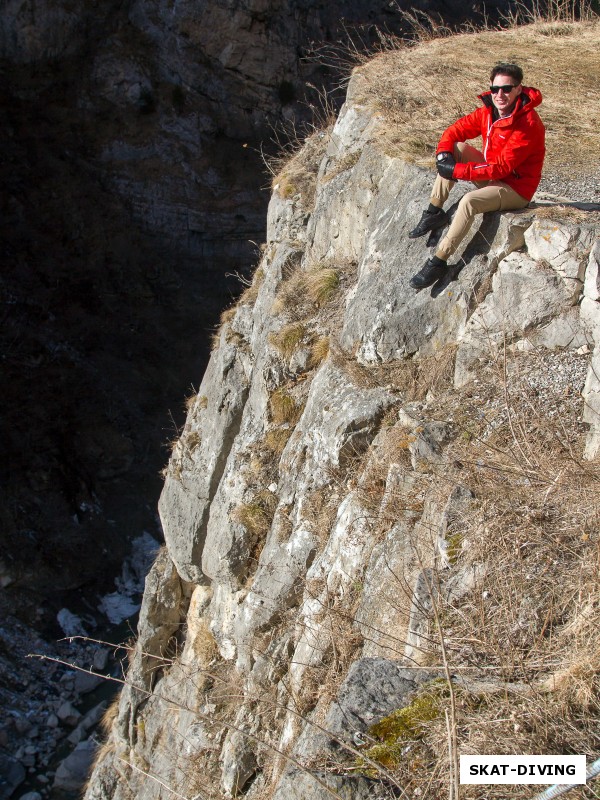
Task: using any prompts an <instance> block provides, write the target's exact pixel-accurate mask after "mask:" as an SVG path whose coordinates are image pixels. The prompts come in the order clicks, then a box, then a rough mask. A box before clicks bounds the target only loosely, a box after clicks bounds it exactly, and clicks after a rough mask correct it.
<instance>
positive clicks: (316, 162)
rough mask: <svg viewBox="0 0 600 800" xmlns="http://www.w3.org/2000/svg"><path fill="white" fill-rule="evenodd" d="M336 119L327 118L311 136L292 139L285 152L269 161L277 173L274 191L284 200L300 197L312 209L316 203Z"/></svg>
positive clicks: (274, 179)
mask: <svg viewBox="0 0 600 800" xmlns="http://www.w3.org/2000/svg"><path fill="white" fill-rule="evenodd" d="M334 121H335V120H334V119H333V118H332V119H329V120H327V121H326V122H325V123H324V127H323V129H321V130H316V131H314V132H313V133H312V134H311V135H310V136H308V137H307V138H302V137H297V138H295V139H292V141H291V143H289V144H287V145H286V146H285V147H284V148H282V154H281V156H280V157H278V158H277V159H275V160H272V161H271V162H270V163H269V164H268V167H269V170H270V171H271V173H272V174H273V183H272V185H273V191H274V192H277V194H278V195H279V196H280V197H281V198H283V199H284V200H289V199H291V198H293V197H298V199H299V202H300V203H301V205H302V207H303V208H305V209H307V210H312V208H313V207H314V204H315V196H316V190H317V173H318V171H319V166H320V164H321V160H322V158H323V155H324V154H325V149H326V147H327V144H328V142H329V133H330V130H331V128H332V127H333V122H334Z"/></svg>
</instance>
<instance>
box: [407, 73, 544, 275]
mask: <svg viewBox="0 0 600 800" xmlns="http://www.w3.org/2000/svg"><path fill="white" fill-rule="evenodd" d="M522 81H523V71H522V70H521V68H520V67H518V66H517V65H516V64H497V65H496V66H495V67H494V68H493V69H492V74H491V83H492V85H491V86H490V91H488V92H484V93H483V94H481V95H479V97H480V99H481V100H482V102H483V105H482V106H480V108H478V109H477V110H476V111H474V112H473V113H472V114H467V116H466V117H461V118H460V119H459V120H457V122H455V123H454V124H453V125H451V126H450V127H449V128H447V129H446V130H445V131H444V133H443V135H442V138H441V139H440V142H439V144H438V146H437V150H436V167H437V171H438V176H437V178H436V181H435V184H434V186H433V191H432V193H431V198H430V203H429V208H427V209H426V210H425V211H424V212H423V214H422V216H421V219H420V220H419V223H418V225H417V226H416V228H414V229H413V230H412V231H411V232H410V233H409V234H408V235H409V237H410V238H411V239H416V238H417V237H419V236H424V235H425V234H426V233H429V232H430V231H433V230H436V229H437V228H441V227H443V226H444V225H446V224H447V223H448V222H449V221H450V220H449V217H448V214H446V212H445V211H444V210H443V206H444V203H445V202H446V200H447V199H448V195H449V193H450V190H451V189H452V187H453V186H454V182H455V181H457V180H462V181H472V183H474V184H475V186H476V187H477V188H476V189H474V190H473V191H470V192H467V193H466V194H465V195H464V197H463V198H462V199H461V201H460V203H459V204H458V208H457V210H456V214H455V215H454V217H453V219H452V222H451V224H450V227H449V229H448V232H447V233H446V235H445V236H444V238H443V239H442V241H441V242H440V244H439V246H438V248H437V250H436V252H435V255H434V256H432V257H431V258H429V259H427V261H426V262H425V265H424V266H423V267H422V269H421V270H420V271H419V272H417V274H416V275H413V277H412V278H411V280H410V285H411V286H412V287H413V288H415V289H424V288H425V287H426V286H431V284H433V283H435V282H436V281H437V280H439V279H440V278H443V277H444V275H446V270H447V260H448V259H449V258H450V256H451V255H452V254H453V253H454V252H455V251H456V249H457V248H458V246H459V244H460V243H461V242H462V240H463V239H464V237H465V236H466V234H467V232H468V231H469V228H470V227H471V225H472V224H473V218H474V216H475V214H483V213H484V212H485V211H508V210H515V209H519V208H525V206H527V205H528V204H529V201H530V200H531V198H532V197H533V195H534V193H535V190H536V189H537V187H538V184H539V182H540V178H541V175H542V164H543V163H544V154H545V152H546V150H545V147H544V137H545V129H544V125H543V123H542V121H541V119H540V118H539V116H538V114H537V111H535V108H536V106H539V104H540V103H541V102H542V95H541V93H540V92H539V91H538V90H537V89H533V88H531V87H527V86H523V85H522ZM477 136H481V137H482V139H483V153H482V152H480V151H479V150H476V149H475V148H474V147H472V146H471V145H469V144H465V142H466V140H467V139H474V138H475V137H477Z"/></svg>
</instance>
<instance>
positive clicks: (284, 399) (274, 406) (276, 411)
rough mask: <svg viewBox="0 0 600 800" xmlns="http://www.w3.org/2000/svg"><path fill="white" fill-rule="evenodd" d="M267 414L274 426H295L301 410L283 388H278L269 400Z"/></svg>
mask: <svg viewBox="0 0 600 800" xmlns="http://www.w3.org/2000/svg"><path fill="white" fill-rule="evenodd" d="M269 412H270V415H271V421H272V422H273V424H274V425H283V424H284V423H286V422H287V423H289V424H290V425H295V424H296V422H298V419H299V418H300V414H301V413H302V408H301V407H300V406H298V405H297V404H296V401H295V400H294V398H293V397H292V396H291V395H290V394H288V393H287V391H286V390H285V389H284V388H283V387H280V388H279V389H277V390H276V391H275V392H273V394H272V395H271V397H270V398H269Z"/></svg>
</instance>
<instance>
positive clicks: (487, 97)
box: [478, 86, 542, 113]
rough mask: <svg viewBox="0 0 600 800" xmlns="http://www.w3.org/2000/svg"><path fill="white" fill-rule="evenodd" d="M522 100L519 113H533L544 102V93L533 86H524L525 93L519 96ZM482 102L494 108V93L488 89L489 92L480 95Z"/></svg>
mask: <svg viewBox="0 0 600 800" xmlns="http://www.w3.org/2000/svg"><path fill="white" fill-rule="evenodd" d="M519 96H520V97H521V98H522V100H521V105H520V107H519V108H518V109H517V113H523V112H526V111H531V109H532V108H535V107H536V106H539V105H540V103H541V102H542V93H541V92H540V90H539V89H535V88H534V87H533V86H523V91H522V92H521V94H520V95H519ZM478 97H479V99H480V100H481V102H482V103H483V104H484V106H487V107H488V108H494V104H493V102H492V93H491V92H490V90H489V89H488V91H487V92H482V93H481V94H480V95H478Z"/></svg>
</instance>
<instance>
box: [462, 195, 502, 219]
mask: <svg viewBox="0 0 600 800" xmlns="http://www.w3.org/2000/svg"><path fill="white" fill-rule="evenodd" d="M459 207H460V208H461V210H462V212H463V213H464V214H466V215H467V216H469V217H472V216H474V215H475V214H485V212H486V211H499V210H500V207H501V202H500V195H498V197H497V198H495V197H494V198H491V197H490V196H489V195H486V196H484V197H482V196H481V195H480V194H478V190H477V189H474V190H473V191H472V192H467V193H466V194H465V195H463V196H462V198H461V200H460V204H459Z"/></svg>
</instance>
